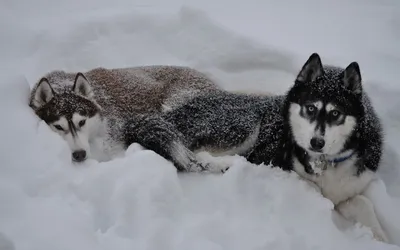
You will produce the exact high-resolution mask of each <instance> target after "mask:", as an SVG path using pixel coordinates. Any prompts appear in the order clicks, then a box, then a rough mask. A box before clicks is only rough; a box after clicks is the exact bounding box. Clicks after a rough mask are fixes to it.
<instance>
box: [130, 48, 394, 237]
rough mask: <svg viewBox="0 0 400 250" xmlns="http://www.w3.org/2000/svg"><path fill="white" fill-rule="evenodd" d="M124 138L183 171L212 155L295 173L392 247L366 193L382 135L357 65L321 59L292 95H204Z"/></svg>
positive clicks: (145, 121)
mask: <svg viewBox="0 0 400 250" xmlns="http://www.w3.org/2000/svg"><path fill="white" fill-rule="evenodd" d="M125 135H126V144H127V145H129V144H130V143H132V142H139V143H140V144H142V145H143V146H144V147H147V148H150V149H152V150H154V151H155V152H156V153H158V154H160V155H161V156H163V157H165V158H166V159H168V160H170V161H172V162H173V163H174V164H175V165H176V166H177V168H178V169H186V168H187V165H188V164H190V162H191V160H190V159H191V158H192V155H193V154H194V153H195V152H196V151H200V150H205V151H208V152H210V153H211V154H213V155H233V154H238V155H242V156H244V157H246V159H247V160H248V161H250V162H252V163H255V164H261V163H265V164H272V165H273V166H277V167H281V168H282V169H284V170H288V171H291V170H294V171H296V172H297V173H298V174H299V175H300V176H301V177H303V178H304V179H306V180H308V181H310V182H311V183H312V184H313V185H314V186H315V187H317V188H318V189H320V191H321V192H322V194H323V195H324V196H325V197H326V198H328V199H330V200H331V201H332V202H333V203H334V204H335V205H336V208H337V210H338V211H339V212H341V213H342V215H343V216H344V217H346V218H348V219H354V220H356V221H358V222H360V223H361V224H364V225H365V226H369V227H371V228H372V231H373V232H374V235H375V236H376V237H377V238H379V239H381V240H383V241H387V238H386V236H385V234H384V232H383V230H382V228H381V226H380V224H379V222H378V221H377V218H376V216H375V213H374V208H373V205H372V203H371V202H370V200H369V199H367V198H366V197H365V196H363V195H362V194H363V191H364V190H365V188H366V187H367V185H368V184H369V183H370V181H371V180H372V179H373V178H374V174H375V172H376V170H377V169H378V166H379V162H380V158H381V147H382V132H381V125H380V121H379V119H378V117H377V116H376V114H375V111H374V109H373V107H372V105H371V103H370V101H369V98H368V96H367V94H366V93H365V92H364V91H363V89H362V84H361V73H360V69H359V65H358V63H357V62H353V63H351V64H349V65H348V67H346V68H345V69H343V68H338V67H333V66H323V65H322V63H321V59H320V57H319V55H318V54H316V53H314V54H312V55H311V56H310V57H309V59H308V60H307V62H306V63H305V64H304V66H303V68H302V69H301V71H300V72H299V73H298V76H297V78H296V80H295V84H294V86H293V87H292V88H291V89H290V90H289V91H288V93H287V94H286V95H279V96H259V95H249V94H237V93H230V92H227V91H224V90H216V91H213V92H211V93H201V94H200V95H198V96H196V97H194V98H193V99H190V100H189V101H187V102H185V103H184V104H182V105H179V106H177V107H176V108H174V109H172V110H169V111H166V112H164V113H162V114H161V115H152V116H142V117H136V118H135V119H132V120H131V121H130V122H129V123H127V126H126V128H125Z"/></svg>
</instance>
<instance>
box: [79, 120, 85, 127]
mask: <svg viewBox="0 0 400 250" xmlns="http://www.w3.org/2000/svg"><path fill="white" fill-rule="evenodd" d="M85 123H86V120H82V121H80V122H79V123H78V125H79V127H83V126H84V125H85Z"/></svg>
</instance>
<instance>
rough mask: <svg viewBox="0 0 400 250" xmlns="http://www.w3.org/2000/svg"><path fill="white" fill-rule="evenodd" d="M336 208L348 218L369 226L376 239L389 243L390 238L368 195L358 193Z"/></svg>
mask: <svg viewBox="0 0 400 250" xmlns="http://www.w3.org/2000/svg"><path fill="white" fill-rule="evenodd" d="M336 210H337V211H338V212H339V213H340V214H341V215H342V216H343V217H345V218H346V219H347V220H352V221H355V222H359V223H360V224H362V225H364V226H366V227H369V228H370V229H371V231H372V233H373V235H374V238H375V239H377V240H379V241H383V242H386V243H388V238H387V237H386V234H385V233H384V231H383V230H382V227H381V225H380V223H379V221H378V218H377V216H376V214H375V210H374V206H373V204H372V202H371V201H370V200H369V199H368V198H367V197H365V196H363V195H357V196H355V197H353V198H350V199H349V200H347V201H343V202H341V203H339V204H338V205H336Z"/></svg>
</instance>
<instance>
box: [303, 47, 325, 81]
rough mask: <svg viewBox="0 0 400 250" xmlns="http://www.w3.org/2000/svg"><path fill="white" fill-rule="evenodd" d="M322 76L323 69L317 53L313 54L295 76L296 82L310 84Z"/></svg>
mask: <svg viewBox="0 0 400 250" xmlns="http://www.w3.org/2000/svg"><path fill="white" fill-rule="evenodd" d="M323 74H324V69H323V67H322V62H321V58H320V57H319V55H318V54H317V53H313V54H312V55H311V56H310V57H309V58H308V60H307V62H306V63H305V64H304V65H303V67H302V68H301V70H300V72H299V74H298V75H297V78H296V82H301V83H305V82H312V81H314V80H315V79H317V77H319V76H321V75H323Z"/></svg>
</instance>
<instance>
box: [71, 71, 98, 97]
mask: <svg viewBox="0 0 400 250" xmlns="http://www.w3.org/2000/svg"><path fill="white" fill-rule="evenodd" d="M72 91H74V92H75V93H76V94H78V95H81V96H84V97H86V98H89V99H90V98H92V97H93V95H94V94H93V91H92V87H90V83H89V81H88V80H87V79H86V77H85V76H84V75H83V74H82V73H81V72H79V73H78V74H76V76H75V81H74V86H72Z"/></svg>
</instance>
